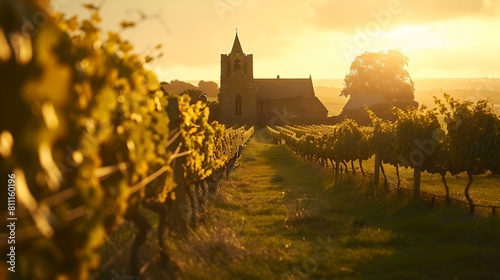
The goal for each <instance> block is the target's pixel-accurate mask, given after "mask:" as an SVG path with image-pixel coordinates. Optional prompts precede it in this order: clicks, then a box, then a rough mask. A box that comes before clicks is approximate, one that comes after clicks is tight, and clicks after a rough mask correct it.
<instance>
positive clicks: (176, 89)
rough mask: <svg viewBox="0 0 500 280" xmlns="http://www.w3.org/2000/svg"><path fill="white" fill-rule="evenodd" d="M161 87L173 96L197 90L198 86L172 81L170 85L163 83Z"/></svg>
mask: <svg viewBox="0 0 500 280" xmlns="http://www.w3.org/2000/svg"><path fill="white" fill-rule="evenodd" d="M161 86H162V88H163V90H165V91H167V92H169V93H173V94H181V93H183V92H185V91H187V90H190V89H196V86H194V85H193V84H190V83H186V82H183V81H179V80H172V81H170V83H165V82H162V83H161Z"/></svg>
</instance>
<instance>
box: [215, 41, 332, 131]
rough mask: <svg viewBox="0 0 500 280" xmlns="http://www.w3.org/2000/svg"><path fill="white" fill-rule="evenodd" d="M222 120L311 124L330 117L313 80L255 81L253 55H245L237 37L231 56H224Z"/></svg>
mask: <svg viewBox="0 0 500 280" xmlns="http://www.w3.org/2000/svg"><path fill="white" fill-rule="evenodd" d="M220 70H221V73H220V91H219V104H220V111H219V119H220V121H221V122H222V123H224V124H226V125H228V126H232V125H258V126H261V127H262V126H265V125H269V124H270V125H280V124H312V123H318V122H321V120H325V119H326V118H327V117H328V110H327V109H326V107H325V106H324V105H323V103H321V101H320V100H319V99H318V98H317V97H316V95H315V93H314V88H313V84H312V79H311V77H309V78H305V79H284V78H280V76H279V75H278V76H277V77H276V78H271V79H255V78H254V76H253V55H252V54H245V53H243V49H242V48H241V44H240V40H239V38H238V33H236V37H235V38H234V43H233V48H232V49H231V53H229V54H221V69H220Z"/></svg>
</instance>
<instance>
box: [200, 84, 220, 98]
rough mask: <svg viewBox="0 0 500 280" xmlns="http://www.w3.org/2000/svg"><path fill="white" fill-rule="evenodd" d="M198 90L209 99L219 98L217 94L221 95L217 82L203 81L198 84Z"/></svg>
mask: <svg viewBox="0 0 500 280" xmlns="http://www.w3.org/2000/svg"><path fill="white" fill-rule="evenodd" d="M198 89H199V90H201V91H203V92H204V93H206V94H207V96H209V97H217V94H219V86H218V85H217V83H216V82H211V81H203V80H201V81H200V82H198Z"/></svg>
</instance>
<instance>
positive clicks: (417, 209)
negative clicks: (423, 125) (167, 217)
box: [102, 138, 500, 279]
mask: <svg viewBox="0 0 500 280" xmlns="http://www.w3.org/2000/svg"><path fill="white" fill-rule="evenodd" d="M368 166H369V164H367V169H369V167H368ZM403 173H404V172H403ZM485 180H487V179H485ZM495 180H496V181H490V183H491V182H498V178H496V179H495ZM428 183H434V184H438V183H439V180H433V179H432V178H428V179H425V180H423V184H424V185H428ZM486 185H487V184H484V188H486V187H487V186H486ZM369 186H370V180H369V179H367V178H363V177H362V176H361V175H357V176H348V177H345V178H344V180H343V183H342V184H341V185H338V186H333V183H332V180H331V174H330V172H329V171H327V170H324V169H322V168H320V167H318V166H316V165H315V164H311V163H308V162H301V161H299V160H297V158H296V157H295V156H294V155H293V154H292V153H291V152H290V151H289V150H288V149H287V148H286V147H285V146H278V145H273V144H269V143H262V142H259V141H258V140H256V139H255V138H254V139H252V140H251V141H250V142H249V143H248V144H247V146H246V147H245V148H244V150H243V154H242V157H241V159H240V160H239V162H238V164H237V168H236V170H235V171H234V172H233V173H232V174H231V175H230V177H229V179H228V180H224V181H223V182H222V184H221V186H220V187H219V191H218V193H217V194H216V196H214V197H212V198H211V199H210V205H209V213H210V215H209V217H210V218H209V219H208V220H207V222H206V225H205V226H204V227H203V226H202V227H199V228H198V229H197V230H194V231H193V232H192V234H190V236H189V237H188V238H187V239H185V240H184V241H182V240H179V239H177V238H175V237H174V238H168V240H169V241H168V242H167V244H168V248H169V253H170V254H171V255H172V256H175V259H174V260H173V265H172V267H171V268H170V270H169V271H170V272H169V273H165V272H163V269H162V268H161V267H159V265H157V264H154V263H153V264H152V265H151V267H149V269H148V271H147V272H146V274H145V278H146V279H159V278H160V277H161V278H164V277H167V276H168V277H172V278H174V279H289V278H287V277H290V279H497V278H498V277H500V270H499V267H498V260H499V259H500V253H499V252H500V240H499V239H498V236H499V234H500V222H499V221H498V218H491V217H482V218H481V217H479V216H478V217H474V218H471V217H470V216H469V215H468V213H467V209H466V208H460V207H455V206H448V207H445V206H441V205H439V206H436V205H434V206H431V205H430V204H429V202H428V201H425V200H420V201H413V200H411V199H410V196H407V195H404V194H403V195H398V194H397V193H396V192H390V191H389V192H388V191H384V189H383V188H381V189H379V190H378V191H374V190H373V189H371V188H370V187H369ZM497 187H498V186H497ZM436 188H437V189H439V188H440V186H437V187H436ZM477 189H480V187H478V188H477ZM490 194H498V190H496V191H495V190H491V192H490ZM121 234H122V235H123V234H124V233H123V232H122V233H121ZM149 240H150V241H148V244H147V246H146V248H143V249H142V250H143V254H145V255H148V254H150V253H151V252H153V251H154V250H156V245H155V243H154V241H152V240H153V238H152V237H151V236H150V238H149ZM148 251H149V252H148ZM108 254H113V253H109V252H108ZM107 257H108V256H106V255H103V258H104V259H106V258H107ZM119 265H120V263H116V264H115V267H116V270H118V271H119ZM123 265H125V263H123ZM292 274H293V276H292ZM293 277H295V278H293ZM102 279H104V278H102Z"/></svg>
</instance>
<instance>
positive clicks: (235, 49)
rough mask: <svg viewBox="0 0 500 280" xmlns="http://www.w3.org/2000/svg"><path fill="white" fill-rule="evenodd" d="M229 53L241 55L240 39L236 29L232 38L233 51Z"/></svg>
mask: <svg viewBox="0 0 500 280" xmlns="http://www.w3.org/2000/svg"><path fill="white" fill-rule="evenodd" d="M231 53H243V49H242V48H241V44H240V39H239V38H238V29H236V37H234V43H233V49H232V50H231Z"/></svg>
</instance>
